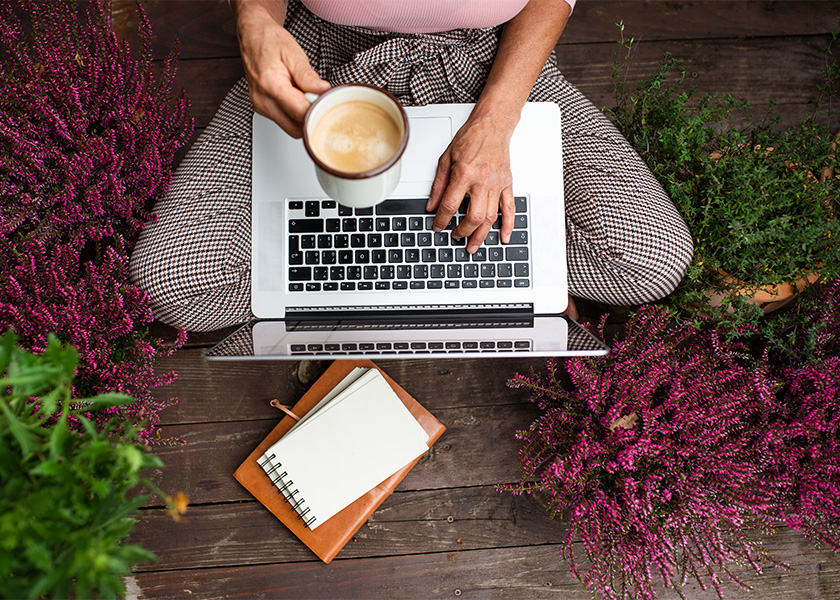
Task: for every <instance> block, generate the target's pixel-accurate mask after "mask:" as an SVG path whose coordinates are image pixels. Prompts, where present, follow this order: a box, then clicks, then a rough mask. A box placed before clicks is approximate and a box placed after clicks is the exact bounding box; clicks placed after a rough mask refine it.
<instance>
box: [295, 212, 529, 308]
mask: <svg viewBox="0 0 840 600" xmlns="http://www.w3.org/2000/svg"><path fill="white" fill-rule="evenodd" d="M426 201H427V200H426V199H425V198H420V199H391V200H387V201H385V202H382V203H380V204H378V205H376V206H375V207H371V208H361V209H360V208H356V209H353V208H348V207H346V206H343V205H340V204H338V203H337V202H335V201H334V200H289V201H288V202H289V204H288V213H287V214H288V217H289V219H288V231H289V254H288V260H289V271H288V285H289V291H290V292H303V291H308V292H321V291H323V292H338V291H370V290H444V289H449V290H451V289H490V288H512V287H529V286H530V285H531V275H530V273H531V262H530V252H529V248H528V230H529V227H528V206H527V200H526V198H524V197H516V198H515V204H516V214H515V217H514V229H513V234H512V235H511V239H510V242H509V243H508V244H502V243H501V239H500V233H501V232H500V227H501V219H499V220H497V221H496V223H495V224H494V225H493V227H492V228H491V230H490V232H489V233H488V235H487V239H486V240H485V241H484V243H483V244H482V245H481V247H480V248H479V250H478V251H477V252H476V253H475V254H472V255H470V254H469V253H468V252H467V245H466V242H467V240H466V238H462V239H460V240H456V239H453V238H452V236H451V235H450V232H451V230H452V229H453V228H454V227H455V226H456V225H457V224H458V223H459V222H460V220H461V219H463V218H464V217H465V215H466V213H465V209H466V202H465V203H464V204H462V205H461V208H460V209H459V211H458V213H457V214H456V215H455V216H454V217H453V219H452V221H451V222H450V223H449V225H448V226H447V227H446V229H444V230H443V231H441V232H439V233H435V232H434V231H433V230H432V223H433V222H434V215H433V214H430V213H428V212H426Z"/></svg>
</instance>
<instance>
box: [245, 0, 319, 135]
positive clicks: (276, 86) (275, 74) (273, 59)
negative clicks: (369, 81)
mask: <svg viewBox="0 0 840 600" xmlns="http://www.w3.org/2000/svg"><path fill="white" fill-rule="evenodd" d="M231 6H232V7H233V11H234V15H235V16H236V30H237V36H238V38H239V48H240V51H241V53H242V62H243V64H244V66H245V77H246V78H247V79H248V88H249V90H250V93H251V102H252V103H253V105H254V110H255V111H256V112H258V113H259V114H261V115H263V116H264V117H268V118H269V119H271V120H273V121H274V122H276V123H277V124H278V125H279V126H280V127H281V128H282V129H283V130H284V131H285V132H286V133H288V134H289V135H291V136H292V137H295V138H299V137H301V135H302V127H303V117H304V115H305V114H306V110H307V109H308V108H309V101H308V100H307V99H306V98H305V97H304V92H313V93H315V94H320V93H322V92H325V91H327V90H328V89H329V88H330V84H329V83H328V82H327V81H325V80H323V79H321V78H320V77H319V76H318V73H316V72H315V70H314V69H313V68H312V67H311V66H310V64H309V58H307V56H306V53H305V52H304V51H303V48H301V47H300V44H298V43H297V41H296V40H295V39H294V38H293V37H292V35H291V34H290V33H289V32H288V31H287V30H286V28H285V27H283V21H284V18H285V14H286V11H285V4H284V2H283V0H234V1H232V2H231Z"/></svg>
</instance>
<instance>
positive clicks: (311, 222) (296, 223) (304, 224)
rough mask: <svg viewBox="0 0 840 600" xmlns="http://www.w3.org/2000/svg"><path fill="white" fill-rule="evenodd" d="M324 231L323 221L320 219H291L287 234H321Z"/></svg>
mask: <svg viewBox="0 0 840 600" xmlns="http://www.w3.org/2000/svg"><path fill="white" fill-rule="evenodd" d="M323 231H324V221H323V220H321V219H291V220H290V221H289V233H321V232H323Z"/></svg>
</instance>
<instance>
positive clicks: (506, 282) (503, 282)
mask: <svg viewBox="0 0 840 600" xmlns="http://www.w3.org/2000/svg"><path fill="white" fill-rule="evenodd" d="M496 287H500V288H509V287H513V281H512V280H510V279H497V280H496Z"/></svg>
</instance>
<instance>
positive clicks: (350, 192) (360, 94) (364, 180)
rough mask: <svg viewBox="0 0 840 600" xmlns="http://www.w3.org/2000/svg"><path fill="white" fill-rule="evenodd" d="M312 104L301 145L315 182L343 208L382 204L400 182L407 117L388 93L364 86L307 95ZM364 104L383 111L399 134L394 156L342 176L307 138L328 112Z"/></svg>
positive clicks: (347, 85) (338, 88) (406, 136)
mask: <svg viewBox="0 0 840 600" xmlns="http://www.w3.org/2000/svg"><path fill="white" fill-rule="evenodd" d="M306 97H307V98H308V99H309V100H310V102H312V105H311V106H310V107H309V110H308V111H307V112H306V117H305V118H304V122H303V144H304V146H305V147H306V152H307V153H308V154H309V156H310V158H311V159H312V161H313V162H314V163H315V173H316V175H317V176H318V182H319V183H320V184H321V187H322V188H323V189H324V191H325V192H326V193H327V195H328V196H329V197H330V198H332V199H334V200H336V201H338V202H339V203H341V204H344V205H345V206H351V207H353V208H367V207H369V206H373V205H375V204H379V203H380V202H382V201H383V200H385V199H386V198H387V197H388V196H389V195H390V194H391V193H392V192H393V191H394V188H396V187H397V184H398V183H399V181H400V168H401V164H402V155H403V152H405V148H406V146H407V145H408V115H406V113H405V110H404V109H403V107H402V105H401V104H400V102H399V100H397V99H396V98H395V97H394V96H393V95H392V94H391V93H390V92H388V91H386V90H383V89H381V88H378V87H376V86H373V85H369V84H366V83H351V84H344V85H338V86H336V87H334V88H330V89H329V90H327V91H326V92H324V93H323V94H320V95H315V94H306ZM351 101H365V102H370V103H372V104H374V105H376V106H378V107H380V108H382V109H383V110H384V111H385V112H386V113H387V114H388V116H389V117H391V118H392V119H393V120H394V124H395V125H396V126H397V128H398V129H399V131H400V141H399V145H398V146H397V149H396V151H395V152H394V154H393V155H392V156H391V157H390V158H389V159H388V160H387V161H386V162H385V163H384V164H381V165H380V166H378V167H376V168H374V169H371V170H369V171H362V172H344V171H340V170H338V169H336V168H333V167H331V166H330V165H328V164H327V163H325V162H324V160H322V159H321V158H320V157H319V156H318V155H317V154H316V153H315V152H314V151H313V149H312V146H311V144H310V136H311V135H312V132H313V131H314V129H315V127H316V125H317V124H318V122H319V121H320V119H321V118H322V117H323V116H324V115H326V114H327V113H328V112H329V111H330V109H332V108H334V107H336V106H338V105H339V104H341V103H344V102H351Z"/></svg>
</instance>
